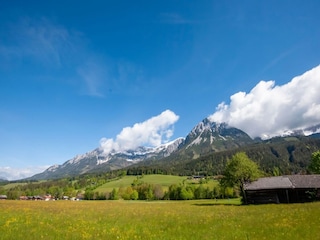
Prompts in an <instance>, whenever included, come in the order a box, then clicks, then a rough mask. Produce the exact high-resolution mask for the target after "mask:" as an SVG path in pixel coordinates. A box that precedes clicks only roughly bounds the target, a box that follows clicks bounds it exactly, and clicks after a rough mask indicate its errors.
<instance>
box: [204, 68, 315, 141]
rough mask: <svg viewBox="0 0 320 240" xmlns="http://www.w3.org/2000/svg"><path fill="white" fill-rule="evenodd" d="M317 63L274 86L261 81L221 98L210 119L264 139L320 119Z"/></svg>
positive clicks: (300, 127)
mask: <svg viewBox="0 0 320 240" xmlns="http://www.w3.org/2000/svg"><path fill="white" fill-rule="evenodd" d="M319 91H320V66H317V67H315V68H313V69H311V70H309V71H307V72H305V73H304V74H302V75H300V76H297V77H295V78H293V79H292V80H291V81H290V82H288V83H286V84H284V85H281V86H277V85H276V84H275V81H260V82H259V83H258V84H257V85H256V86H255V87H254V88H253V89H252V90H251V91H250V92H249V93H246V92H238V93H236V94H234V95H232V96H231V97H230V103H229V104H226V103H225V102H222V103H220V104H219V105H218V107H217V108H216V112H215V113H213V114H212V115H211V116H209V119H210V120H211V121H216V122H226V123H228V124H229V125H230V126H234V127H237V128H240V129H242V130H243V131H245V132H247V133H248V134H249V135H250V136H251V137H261V138H263V139H266V138H270V137H273V136H277V135H281V134H283V133H285V132H288V131H291V130H295V129H303V128H305V127H310V126H312V125H317V124H319V123H320V94H319Z"/></svg>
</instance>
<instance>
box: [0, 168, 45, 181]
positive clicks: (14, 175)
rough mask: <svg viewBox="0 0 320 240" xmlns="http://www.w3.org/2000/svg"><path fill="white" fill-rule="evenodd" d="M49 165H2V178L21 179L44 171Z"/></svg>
mask: <svg viewBox="0 0 320 240" xmlns="http://www.w3.org/2000/svg"><path fill="white" fill-rule="evenodd" d="M48 167H49V166H36V167H34V166H30V167H26V168H12V167H0V178H2V179H5V180H9V181H12V180H19V179H23V178H27V177H31V176H33V175H35V174H37V173H40V172H43V171H44V170H46V169H47V168H48Z"/></svg>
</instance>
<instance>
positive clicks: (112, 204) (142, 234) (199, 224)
mask: <svg viewBox="0 0 320 240" xmlns="http://www.w3.org/2000/svg"><path fill="white" fill-rule="evenodd" d="M239 203H240V202H239V199H232V200H197V201H193V200H192V201H150V202H148V201H123V200H119V201H78V202H77V201H62V200H60V201H49V202H45V201H17V200H16V201H14V200H13V201H9V200H4V201H0V213H1V214H0V239H10V240H11V239H16V240H17V239H24V240H27V239H184V240H185V239H201V240H202V239H268V240H269V239H281V240H285V239H290V240H292V239H320V232H319V221H320V202H315V203H306V204H287V205H285V204H283V205H282V204H278V205H273V204H270V205H249V206H242V205H239Z"/></svg>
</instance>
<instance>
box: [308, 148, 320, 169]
mask: <svg viewBox="0 0 320 240" xmlns="http://www.w3.org/2000/svg"><path fill="white" fill-rule="evenodd" d="M309 171H311V172H312V173H316V174H320V151H316V152H314V153H312V156H311V163H310V165H309Z"/></svg>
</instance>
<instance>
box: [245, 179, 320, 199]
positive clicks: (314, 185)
mask: <svg viewBox="0 0 320 240" xmlns="http://www.w3.org/2000/svg"><path fill="white" fill-rule="evenodd" d="M244 194H245V196H244V199H245V203H247V204H264V203H302V202H311V201H319V200H320V175H288V176H279V177H266V178H259V179H258V180H256V181H254V182H251V183H248V184H245V185H244Z"/></svg>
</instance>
